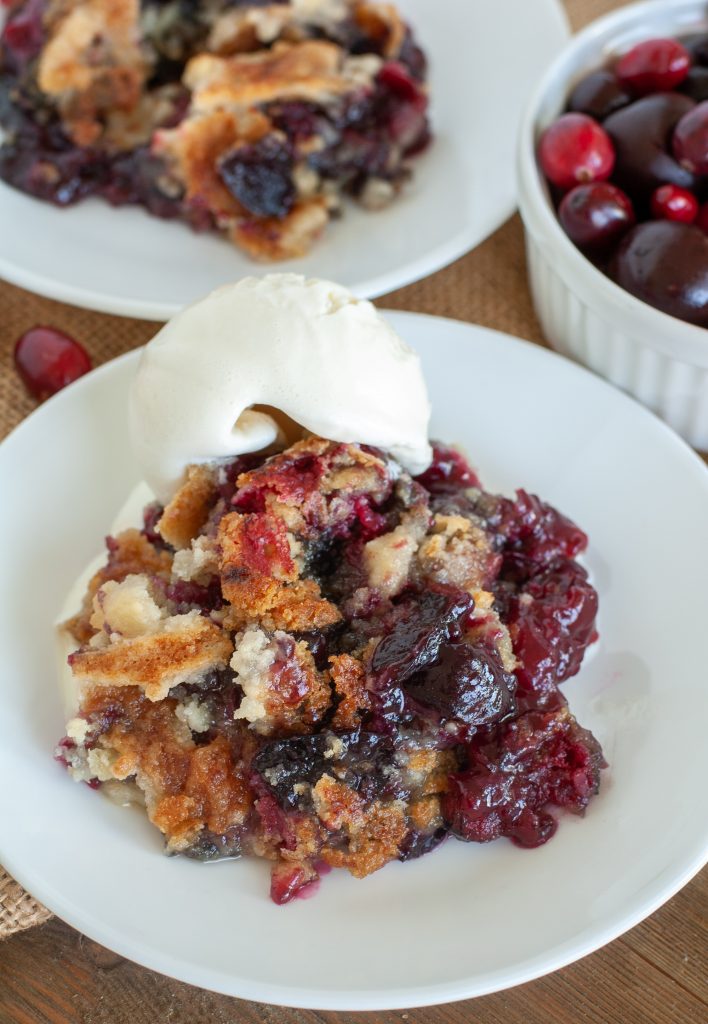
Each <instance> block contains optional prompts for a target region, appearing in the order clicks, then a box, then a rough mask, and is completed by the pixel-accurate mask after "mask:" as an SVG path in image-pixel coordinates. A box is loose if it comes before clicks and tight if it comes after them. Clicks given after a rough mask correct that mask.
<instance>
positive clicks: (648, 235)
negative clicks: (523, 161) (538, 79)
mask: <svg viewBox="0 0 708 1024" xmlns="http://www.w3.org/2000/svg"><path fill="white" fill-rule="evenodd" d="M538 158H539V162H540V165H541V169H542V171H543V173H544V175H545V177H546V179H547V181H548V182H549V184H550V186H551V189H552V193H553V198H554V201H555V203H556V207H557V212H558V217H559V220H560V223H561V225H562V227H563V229H564V230H565V232H566V234H567V235H568V236H569V237H570V239H571V240H572V241H573V242H574V243H575V244H576V245H577V246H578V248H579V249H580V250H581V251H582V252H583V253H584V254H585V255H586V256H587V257H588V258H589V259H591V260H592V261H593V262H594V263H596V265H597V266H599V267H600V269H602V270H603V271H604V272H605V273H607V274H608V275H609V276H610V277H611V278H612V279H613V280H614V281H615V282H616V283H617V284H619V285H620V286H621V287H622V288H624V289H625V290H626V291H628V292H630V293H631V294H632V295H635V296H636V297H637V298H639V299H642V300H643V301H645V302H647V303H649V304H650V305H652V306H655V307H656V308H657V309H660V310H662V311H663V312H665V313H668V314H670V315H671V316H675V317H677V318H679V319H681V320H684V321H686V322H688V323H692V324H696V325H698V326H701V327H706V326H708V234H707V233H708V35H706V34H705V32H703V33H696V34H694V35H691V36H688V37H685V38H683V39H674V38H663V37H662V38H654V39H648V40H645V41H643V42H640V43H638V44H636V45H635V46H633V47H632V48H631V49H629V50H627V51H626V52H624V53H622V54H621V55H618V56H616V57H615V58H613V59H612V60H611V61H610V62H609V63H608V64H607V66H605V67H602V68H600V69H596V70H593V71H592V72H590V73H589V74H586V75H584V76H583V77H582V78H581V79H580V80H579V81H577V82H576V83H575V85H574V87H573V89H572V91H571V93H570V95H569V97H568V102H567V110H566V112H565V113H563V114H562V115H561V116H560V117H559V118H558V119H557V120H555V121H554V122H553V123H552V124H551V125H550V126H549V127H548V128H547V129H546V130H545V131H544V132H543V134H542V135H541V138H540V140H539V146H538Z"/></svg>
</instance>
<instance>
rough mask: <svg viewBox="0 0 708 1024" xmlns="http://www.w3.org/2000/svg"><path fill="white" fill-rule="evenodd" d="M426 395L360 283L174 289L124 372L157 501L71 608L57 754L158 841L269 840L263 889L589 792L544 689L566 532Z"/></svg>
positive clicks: (579, 611) (560, 671)
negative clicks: (445, 429) (456, 441)
mask: <svg viewBox="0 0 708 1024" xmlns="http://www.w3.org/2000/svg"><path fill="white" fill-rule="evenodd" d="M195 338H196V339H198V340H199V344H198V345H195V344H194V340H195ZM382 381H383V385H382V386H381V387H380V388H378V389H377V382H379V383H380V382H382ZM429 413H430V406H429V402H428V398H427V393H426V389H425V383H424V380H423V375H422V371H421V368H420V362H419V360H418V357H417V356H416V355H415V353H414V352H412V351H411V350H410V349H408V348H407V347H406V346H405V345H404V343H403V342H402V341H401V339H400V338H399V337H398V335H397V334H396V333H395V332H394V331H393V330H392V328H391V327H390V326H389V324H388V323H387V322H386V321H385V320H384V319H383V317H381V315H380V314H379V313H378V312H377V310H376V309H375V308H374V307H373V306H372V304H371V303H369V302H363V301H360V300H356V299H355V298H354V297H353V296H352V295H351V294H350V293H349V292H347V291H346V290H345V289H343V288H340V287H339V286H337V285H334V284H330V283H329V282H326V281H306V280H305V279H304V278H301V277H297V276H296V275H293V274H273V275H268V276H266V277H264V278H260V279H259V278H246V279H244V280H242V281H240V282H238V283H237V284H235V285H229V286H227V287H225V288H221V289H218V290H217V291H216V292H214V293H212V294H211V295H210V296H208V297H207V298H206V299H204V300H202V301H201V302H198V303H196V304H194V305H193V306H191V307H189V308H188V309H186V310H183V311H182V312H181V313H179V314H178V315H177V316H175V317H173V319H172V320H171V321H170V323H168V324H167V325H166V326H165V327H163V328H162V330H161V331H160V332H159V333H158V335H157V336H156V337H155V338H154V339H153V340H152V341H151V342H150V344H149V345H148V346H147V347H146V349H145V350H144V352H143V355H142V360H141V364H140V368H139V370H138V373H137V376H136V379H135V381H134V383H133V387H132V391H131V403H130V414H131V415H130V423H131V434H132V440H133V445H134V450H135V454H136V456H137V457H138V460H139V462H140V464H141V466H142V470H143V473H144V474H145V477H146V480H147V482H148V484H150V485H151V488H152V490H153V492H154V493H157V494H158V496H159V500H156V501H153V502H151V503H149V504H148V506H147V507H146V508H145V511H144V516H143V523H142V528H134V529H128V530H125V531H123V532H119V531H116V535H115V536H111V537H109V538H108V541H107V546H108V554H107V558H106V559H105V562H104V563H103V564H102V565H101V567H100V568H99V569H98V571H97V572H96V573H95V574H94V575H93V577H92V578H91V580H90V582H89V584H88V588H87V591H86V593H85V595H84V597H83V604H82V606H81V607H80V609H78V610H77V608H76V605H72V606H71V611H72V612H74V611H76V614H75V615H74V616H73V618H72V619H71V620H70V621H69V622H68V623H67V625H66V629H68V631H69V632H70V634H71V637H72V645H71V646H72V653H71V654H70V656H69V665H70V670H71V671H70V677H71V680H72V685H73V688H74V691H75V692H74V701H73V705H72V707H71V709H70V711H69V724H68V726H67V735H66V737H65V738H64V740H63V741H62V742H61V744H60V746H59V748H58V757H59V759H60V760H61V761H62V763H63V764H65V765H66V767H67V768H68V770H69V772H70V774H71V775H72V776H73V777H74V779H76V780H81V781H85V782H87V783H89V785H91V786H94V787H104V788H105V789H106V791H107V792H108V793H109V794H110V793H111V791H114V792H115V791H116V790H117V791H118V795H122V797H123V798H125V797H126V796H127V797H129V798H137V799H139V800H140V801H141V802H142V803H144V805H145V807H146V810H147V813H148V816H149V818H150V820H151V821H152V822H153V824H155V825H156V826H157V828H158V829H160V831H161V832H162V833H163V835H164V838H165V844H166V848H167V852H168V853H173V854H177V853H181V854H184V855H186V856H188V857H193V858H197V859H200V860H213V859H216V858H220V857H233V856H238V855H242V854H250V855H255V856H258V857H264V858H266V859H267V860H269V861H271V863H272V883H271V895H272V897H273V899H274V900H275V901H276V902H277V903H285V902H286V901H287V900H289V899H291V898H292V897H293V896H295V895H297V894H298V893H299V894H303V893H308V892H311V891H312V888H313V885H314V883H315V882H316V881H317V879H318V877H319V876H320V875H321V874H323V872H325V871H327V870H329V869H330V868H332V867H343V868H347V869H348V870H349V871H350V872H351V873H352V874H353V875H355V876H357V877H363V876H364V875H368V874H370V873H371V872H372V871H376V870H377V869H378V868H380V867H383V865H384V864H386V863H387V862H388V861H391V860H409V859H411V858H414V857H420V856H421V855H423V854H425V853H428V852H429V851H431V850H433V849H434V848H435V847H436V846H438V845H439V844H440V843H441V842H442V841H443V840H444V839H446V838H447V837H448V836H456V837H457V838H459V839H462V840H465V841H468V842H469V841H472V842H489V841H490V840H493V839H498V838H501V837H504V836H506V837H507V838H509V839H511V840H512V841H513V842H514V843H516V844H517V845H519V846H525V847H534V846H538V845H540V844H541V843H544V842H545V841H546V840H547V839H549V838H550V837H551V836H552V835H553V833H554V831H555V829H556V820H555V818H554V817H553V815H552V813H551V809H552V808H553V807H557V808H567V809H568V810H570V811H572V812H574V813H582V812H583V811H584V809H585V807H586V806H587V804H588V801H589V800H590V798H591V797H592V795H593V794H594V793H596V792H597V790H598V785H599V780H600V771H601V769H602V767H603V765H604V761H603V758H602V752H601V750H600V747H599V744H598V743H597V741H596V740H595V739H594V737H593V736H592V735H591V734H590V733H589V732H588V731H587V730H586V729H583V728H582V726H580V725H579V724H578V723H577V722H576V720H575V718H574V717H573V715H572V714H571V712H570V709H569V707H568V702H567V700H566V698H565V696H564V695H563V693H562V692H561V690H560V689H559V685H560V684H561V683H563V682H564V680H566V679H568V678H569V677H570V676H572V675H574V674H575V673H576V672H577V671H578V669H579V667H580V664H581V662H582V659H583V655H584V653H585V650H586V648H587V647H588V645H589V644H591V643H592V642H593V641H594V640H595V638H596V632H595V616H596V613H597V595H596V593H595V590H594V589H593V587H592V586H591V584H590V582H589V580H588V576H587V573H586V572H585V570H584V569H583V568H582V567H581V566H580V565H579V564H578V562H577V561H576V557H577V556H578V555H579V554H580V553H581V552H582V551H583V550H584V548H585V546H586V543H587V538H586V536H585V534H584V533H583V532H582V531H581V530H580V529H579V528H578V527H577V526H575V525H574V524H573V523H572V522H570V520H569V519H567V518H566V517H565V516H563V515H561V514H560V513H559V512H557V511H556V510H555V509H553V508H552V507H551V506H549V505H547V504H545V503H544V502H542V501H541V500H540V499H539V498H537V497H535V496H533V495H530V494H527V493H526V492H525V491H518V492H517V495H516V497H515V498H513V499H512V498H507V497H501V496H499V495H496V494H492V493H489V492H487V491H485V490H484V489H483V487H482V485H481V483H480V481H479V479H478V477H477V476H476V474H475V472H474V471H473V470H472V469H471V468H470V466H469V465H468V464H467V462H466V461H465V459H464V457H463V456H462V455H461V454H460V453H459V452H458V451H457V450H456V449H453V448H449V447H446V446H444V445H436V446H434V447H433V448H432V449H431V447H430V445H429V443H428V435H427V429H428V419H429ZM325 428H326V430H325ZM325 433H326V434H327V436H326V437H324V436H322V435H323V434H325ZM353 437H355V438H356V439H357V440H356V441H353V440H352V438H353ZM266 445H267V446H268V447H267V448H266V447H265V446H266ZM264 449H265V450H264ZM228 452H230V454H226V453H228ZM82 592H83V590H82Z"/></svg>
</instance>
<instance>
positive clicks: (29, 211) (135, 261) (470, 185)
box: [0, 0, 568, 320]
mask: <svg viewBox="0 0 708 1024" xmlns="http://www.w3.org/2000/svg"><path fill="white" fill-rule="evenodd" d="M399 7H400V8H401V9H402V10H403V11H404V13H405V15H406V17H407V18H408V19H409V20H410V22H411V24H412V25H413V26H414V27H415V29H416V33H417V36H418V38H419V40H420V42H421V44H422V45H423V46H424V47H425V49H426V51H427V52H428V54H429V57H430V61H431V93H432V112H431V117H432V123H433V127H434V131H435V137H436V138H435V144H434V145H433V146H432V147H431V149H430V152H429V153H427V154H425V155H424V156H423V157H421V159H420V160H418V161H416V167H415V174H414V177H413V180H412V181H411V183H410V185H409V186H408V187H407V188H406V190H405V192H404V193H403V195H402V196H401V197H400V198H399V199H398V201H397V202H395V203H394V204H392V206H391V207H390V208H389V209H387V210H383V211H380V212H378V213H367V212H366V211H364V210H361V209H358V208H357V207H356V206H355V205H354V204H353V203H347V204H346V210H345V214H344V217H343V218H342V219H341V220H339V221H337V222H335V223H332V224H330V225H329V227H328V229H327V231H326V232H325V235H324V237H323V238H322V239H321V240H320V242H319V243H317V244H316V245H315V247H314V249H313V250H312V252H311V253H310V255H309V256H307V257H306V258H305V259H300V260H291V261H289V262H287V263H285V264H280V266H281V267H283V268H284V269H287V270H292V271H294V272H297V273H302V274H306V275H308V276H310V277H327V278H329V279H330V280H332V281H339V282H340V283H341V284H343V285H346V286H347V287H349V288H350V289H351V290H352V291H354V292H356V293H357V294H358V295H360V296H366V297H373V296H376V295H382V294H383V293H384V292H388V291H391V290H393V289H394V288H399V287H401V286H403V285H405V284H409V283H410V282H411V281H415V280H417V279H418V278H421V277H424V276H425V275H426V274H430V273H432V272H433V271H434V270H438V269H439V268H440V267H442V266H444V265H445V264H446V263H449V262H451V261H452V260H454V259H456V258H457V257H458V256H461V255H462V253H464V252H466V251H467V250H468V249H471V248H473V247H474V246H475V245H478V244H479V242H481V241H482V240H483V239H484V238H486V236H487V235H489V234H490V233H491V232H492V231H494V230H495V229H496V228H497V227H498V226H499V225H500V224H502V223H503V222H504V221H505V220H506V218H507V217H509V216H510V215H511V213H512V211H513V209H514V206H515V205H516V181H515V170H514V145H515V140H516V133H517V127H518V123H519V119H520V115H521V108H522V106H523V103H524V101H525V99H526V97H527V95H528V93H529V89H530V87H531V86H532V85H533V83H534V82H535V80H536V79H537V78H538V77H540V74H541V72H542V70H543V69H544V67H545V66H546V65H547V64H548V62H549V61H550V59H551V58H552V57H553V56H554V55H555V54H556V52H557V51H558V50H559V49H560V48H561V46H562V45H563V43H564V42H565V41H566V39H567V37H568V28H567V23H566V21H565V16H564V14H563V12H562V9H561V7H560V5H559V3H558V0H534V2H533V3H529V2H528V0H494V2H493V3H490V2H489V0H464V2H460V0H436V2H434V3H433V2H432V0H400V2H399ZM0 224H2V231H1V232H0V277H3V278H5V279H6V280H7V281H11V282H12V283H13V284H17V285H20V286H21V287H23V288H28V289H29V290H30V291H34V292H38V293H39V294H40V295H46V296H49V297H50V298H53V299H59V300H61V301H63V302H70V303H73V304H74V305H77V306H86V307H88V308H89V309H97V310H101V311H103V312H105V313H117V314H119V315H121V316H135V317H144V318H146V319H148V320H166V319H167V318H168V317H170V316H171V315H172V314H173V313H176V312H177V310H178V309H181V308H182V306H184V305H186V304H188V303H190V302H192V301H194V300H195V299H198V298H200V297H201V296H202V295H206V294H207V292H210V291H211V290H212V289H213V288H216V287H217V286H218V285H220V284H225V283H227V282H229V281H234V280H236V279H237V278H239V277H243V276H244V275H245V274H255V273H263V272H264V268H263V267H262V266H261V265H259V264H254V263H252V262H251V261H250V260H248V259H247V258H246V257H245V256H244V255H243V254H242V253H241V252H239V251H238V250H237V249H236V248H235V247H234V246H232V245H230V244H229V243H228V242H226V241H224V240H223V239H220V238H217V237H212V236H207V235H195V234H193V233H192V232H191V231H190V230H189V228H187V227H186V226H184V225H182V224H178V223H174V222H165V221H160V220H158V219H156V218H153V217H150V216H149V215H148V214H147V213H145V212H144V211H142V210H140V209H137V208H130V207H123V208H122V209H118V210H115V209H112V208H111V207H110V206H108V205H107V204H105V203H102V202H100V201H99V200H89V201H87V202H85V203H81V204H79V205H78V206H76V207H72V208H71V209H69V210H60V209H56V208H55V207H52V206H50V205H49V204H47V203H42V202H40V201H39V200H36V199H32V198H30V197H29V196H26V195H24V194H23V193H21V192H18V191H16V190H15V189H12V188H10V187H9V186H7V185H5V184H4V183H2V182H0Z"/></svg>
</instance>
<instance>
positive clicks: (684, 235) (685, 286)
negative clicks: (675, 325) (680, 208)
mask: <svg viewBox="0 0 708 1024" xmlns="http://www.w3.org/2000/svg"><path fill="white" fill-rule="evenodd" d="M610 274H611V276H612V277H613V278H614V280H615V281H616V282H617V284H618V285H619V286H620V287H621V288H624V289H625V290H626V291H628V292H631V294H632V295H635V296H636V297H637V298H638V299H642V300H643V301H644V302H648V303H649V305H650V306H655V307H656V308H657V309H660V310H662V312H664V313H668V314H669V316H675V317H678V319H679V320H685V321H687V322H688V323H692V324H698V325H699V326H700V327H708V236H707V235H705V234H704V233H703V231H701V229H700V228H698V227H696V226H695V225H693V224H680V223H678V222H677V221H669V220H656V221H650V222H648V223H646V224H638V225H637V226H636V227H635V228H632V230H631V231H630V232H629V234H627V235H626V236H625V238H624V239H623V240H622V242H620V245H619V248H618V250H617V252H616V253H615V256H614V258H613V260H612V264H611V266H610Z"/></svg>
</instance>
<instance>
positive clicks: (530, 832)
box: [442, 702, 605, 847]
mask: <svg viewBox="0 0 708 1024" xmlns="http://www.w3.org/2000/svg"><path fill="white" fill-rule="evenodd" d="M468 762H469V764H468V767H467V769H466V770H465V771H464V772H461V773H459V774H457V775H452V776H451V777H450V788H449V790H448V792H447V793H446V794H445V796H444V797H443V799H442V810H443V816H444V818H445V821H446V822H447V824H448V825H449V828H450V831H451V832H452V833H453V835H456V836H458V838H460V839H463V840H466V841H467V842H476V843H487V842H490V841H491V840H493V839H498V838H499V837H500V836H507V837H508V838H509V839H511V840H512V841H513V842H514V843H516V845H517V846H524V847H535V846H540V845H541V844H542V843H545V842H546V841H547V840H548V839H550V838H551V836H552V835H553V833H554V832H555V830H556V821H555V819H554V818H553V817H552V816H551V815H550V814H549V813H548V811H547V810H546V807H547V805H549V804H555V805H557V806H559V807H565V808H567V809H568V810H570V811H573V812H575V813H576V814H581V813H582V812H583V810H584V809H585V807H586V806H587V804H588V802H589V800H590V797H591V796H592V795H593V793H596V792H597V790H598V786H599V781H600V770H601V768H602V767H604V763H605V762H604V760H603V757H602V751H601V749H600V746H599V744H598V742H597V740H596V739H595V737H594V736H593V735H592V734H591V733H589V732H588V731H587V730H586V729H582V728H581V727H580V726H579V725H578V724H577V722H576V721H575V719H574V718H573V717H572V715H569V714H568V713H567V711H566V709H565V706H564V704H563V702H561V706H560V708H559V709H557V710H552V711H548V712H541V711H536V710H533V711H529V712H527V713H526V714H523V715H521V716H520V717H519V718H517V719H515V720H513V721H510V722H508V723H506V724H504V725H503V726H502V727H501V729H499V730H495V733H494V734H493V737H492V738H491V739H490V740H489V741H488V742H486V743H484V742H483V743H477V742H475V741H474V740H473V742H472V743H471V744H470V745H469V747H468Z"/></svg>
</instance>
